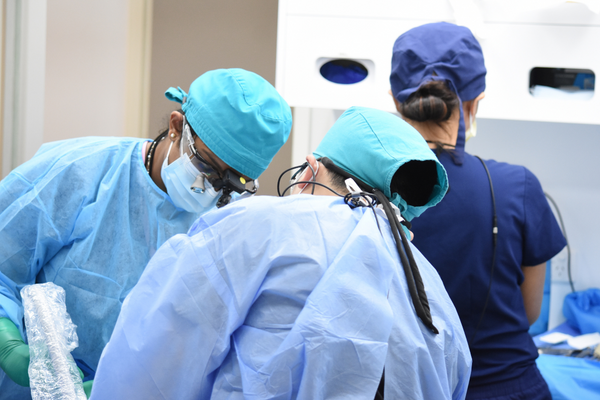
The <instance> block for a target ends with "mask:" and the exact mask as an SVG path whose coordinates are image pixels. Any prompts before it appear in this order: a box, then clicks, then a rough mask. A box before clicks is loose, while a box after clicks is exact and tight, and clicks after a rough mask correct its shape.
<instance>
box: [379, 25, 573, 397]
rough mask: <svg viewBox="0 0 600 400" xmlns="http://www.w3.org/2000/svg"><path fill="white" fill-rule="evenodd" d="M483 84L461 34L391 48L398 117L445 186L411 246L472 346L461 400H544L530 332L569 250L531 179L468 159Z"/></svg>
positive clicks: (472, 44) (420, 32) (470, 39)
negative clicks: (550, 270)
mask: <svg viewBox="0 0 600 400" xmlns="http://www.w3.org/2000/svg"><path fill="white" fill-rule="evenodd" d="M485 75H486V68H485V64H484V59H483V52H482V50H481V47H480V45H479V43H478V42H477V40H476V39H475V37H474V36H473V34H472V33H471V32H470V31H469V29H467V28H465V27H460V26H457V25H453V24H448V23H445V22H442V23H433V24H426V25H422V26H419V27H417V28H414V29H411V30H409V31H407V32H405V33H404V34H402V35H401V36H400V37H399V38H398V39H397V40H396V42H395V44H394V49H393V58H392V74H391V76H390V83H391V88H392V94H393V96H394V100H395V102H396V107H397V109H398V111H399V112H400V114H401V115H402V117H403V118H404V119H405V120H406V121H407V122H409V123H410V124H411V125H412V126H414V127H415V128H416V129H417V130H418V131H419V132H420V133H421V134H422V135H423V137H424V138H425V139H426V140H427V141H429V142H430V146H431V147H432V148H433V150H434V151H435V152H436V153H437V155H438V158H439V160H440V162H441V163H442V164H443V165H444V167H445V168H446V171H447V172H448V179H449V182H450V191H449V192H448V194H447V195H446V197H444V199H443V200H442V201H441V202H440V204H438V205H437V206H436V207H434V208H432V209H431V210H428V211H427V212H425V213H424V214H423V215H421V216H420V217H419V218H415V220H413V232H414V234H415V239H414V242H413V243H414V244H415V246H417V248H418V249H419V250H420V251H421V252H422V253H423V254H424V255H425V257H427V259H428V260H429V261H430V262H431V263H432V265H433V266H434V267H435V268H436V269H437V270H438V272H439V273H440V276H441V278H442V280H443V281H444V286H445V287H446V289H447V290H448V294H449V295H450V298H452V301H453V302H454V305H455V306H456V309H457V311H458V314H459V315H460V318H461V321H462V324H463V327H464V329H465V333H466V334H467V338H468V339H469V345H470V349H471V355H472V357H473V372H472V375H471V381H470V384H469V392H468V394H467V399H494V400H518V399H526V400H535V399H539V400H541V399H545V400H549V399H550V398H551V395H550V392H549V390H548V386H547V385H546V382H545V381H544V379H543V377H542V376H541V375H540V372H539V371H538V369H537V367H536V364H535V360H536V358H537V357H538V352H537V349H536V347H535V344H534V343H533V340H532V338H531V336H530V335H529V333H528V330H529V326H530V325H531V324H532V323H533V322H534V321H535V320H536V319H537V317H538V316H539V313H540V307H541V303H542V296H543V287H544V276H545V270H546V261H548V260H549V259H551V258H552V257H553V256H555V255H556V254H557V253H558V252H560V251H561V249H562V248H563V247H564V246H565V244H566V242H565V239H564V237H563V235H562V233H561V231H560V228H559V227H558V224H557V223H556V219H555V218H554V215H553V214H552V211H551V209H550V206H549V204H548V202H547V201H546V198H545V196H544V192H543V190H542V187H541V185H540V182H539V181H538V180H537V178H536V177H535V175H534V174H533V173H531V171H529V170H528V169H527V168H525V167H522V166H518V165H511V164H507V163H503V162H498V161H495V160H485V164H483V162H482V161H481V160H479V159H477V158H476V157H475V156H473V155H471V154H469V153H467V152H466V151H465V141H466V140H468V139H469V138H470V137H472V136H474V135H475V130H476V120H475V116H476V112H477V106H478V104H479V102H480V101H481V100H482V99H483V97H484V91H485ZM486 167H487V170H489V177H488V172H487V171H486ZM490 181H491V182H490ZM490 184H491V185H492V187H493V194H492V189H491V186H490ZM494 221H497V225H496V228H494V226H493V223H494Z"/></svg>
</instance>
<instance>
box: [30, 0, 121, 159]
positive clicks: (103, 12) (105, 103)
mask: <svg viewBox="0 0 600 400" xmlns="http://www.w3.org/2000/svg"><path fill="white" fill-rule="evenodd" d="M127 22H128V1H122V0H104V1H98V2H96V1H78V0H53V1H51V2H49V3H48V36H47V69H46V93H45V98H46V110H45V124H44V142H50V141H54V140H62V139H68V138H73V137H80V136H127V134H126V132H124V126H125V88H126V82H125V77H126V65H127V43H128V40H127V39H128V37H127V33H128V26H127ZM35 150H37V148H36V149H35Z"/></svg>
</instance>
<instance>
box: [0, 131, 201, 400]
mask: <svg viewBox="0 0 600 400" xmlns="http://www.w3.org/2000/svg"><path fill="white" fill-rule="evenodd" d="M142 143H143V140H142V139H133V138H81V139H71V140H65V141H61V142H54V143H48V144H45V145H43V146H42V147H41V148H40V150H39V151H38V153H37V154H36V155H35V157H34V158H33V159H31V160H30V161H28V162H26V163H24V164H23V165H21V166H20V167H18V168H16V169H15V170H14V171H13V172H11V173H10V174H9V175H8V176H7V177H6V178H5V179H3V180H2V181H1V182H0V317H7V318H10V319H11V320H12V321H13V322H14V323H15V324H16V325H17V327H18V328H19V329H20V330H21V332H22V334H24V333H25V332H24V327H23V307H22V303H21V296H20V294H19V292H20V290H21V289H22V288H23V286H25V285H30V284H33V283H36V282H37V283H41V282H54V283H55V284H57V285H59V286H62V287H63V288H64V289H65V291H66V303H67V310H68V312H69V314H70V315H71V318H72V320H73V322H74V323H75V324H76V325H77V334H78V336H79V347H78V348H76V349H75V350H74V351H73V356H74V357H75V358H76V359H78V360H80V361H83V362H84V363H85V364H87V365H88V366H89V367H91V369H95V368H96V366H97V363H98V360H99V358H100V354H101V352H102V349H103V348H104V346H105V344H106V342H107V341H108V339H109V338H110V335H111V332H112V330H113V327H114V325H115V323H116V321H117V316H118V314H119V311H120V309H121V304H122V302H123V300H124V299H125V296H126V295H127V294H128V293H129V291H130V290H131V288H132V287H133V286H134V285H135V284H136V282H137V281H138V279H139V277H140V275H141V274H142V271H143V270H144V268H145V267H146V265H147V263H148V260H150V258H151V257H152V255H153V254H154V253H155V252H156V250H157V249H158V248H159V247H160V246H161V245H162V244H163V243H164V242H165V241H166V240H167V239H168V238H170V237H171V236H173V235H175V234H178V233H182V232H187V230H188V229H189V227H190V226H191V225H192V223H193V221H194V220H195V219H196V218H197V215H195V214H190V213H187V212H184V211H181V210H179V209H177V208H175V206H174V205H173V204H172V203H171V200H170V199H169V197H168V196H167V195H166V194H165V193H164V192H163V191H162V190H160V189H159V188H158V187H157V186H156V185H155V184H154V182H153V181H152V179H151V178H150V176H149V175H148V173H147V172H146V169H145V167H144V165H143V162H142ZM24 337H25V336H24ZM9 381H10V379H9V378H7V377H6V376H5V375H4V373H3V372H2V371H0V399H4V398H20V397H18V396H17V395H15V394H9V393H12V392H11V390H12V389H8V387H7V386H5V385H10V386H12V385H14V383H12V381H10V382H9ZM11 384H12V385H11Z"/></svg>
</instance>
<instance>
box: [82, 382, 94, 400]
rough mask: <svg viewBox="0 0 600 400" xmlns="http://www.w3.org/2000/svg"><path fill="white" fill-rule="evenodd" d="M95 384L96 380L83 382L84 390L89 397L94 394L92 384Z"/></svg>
mask: <svg viewBox="0 0 600 400" xmlns="http://www.w3.org/2000/svg"><path fill="white" fill-rule="evenodd" d="M93 384H94V380H93V379H92V380H91V381H87V382H83V391H84V392H85V395H86V397H87V398H88V399H89V398H90V395H91V394H92V385H93Z"/></svg>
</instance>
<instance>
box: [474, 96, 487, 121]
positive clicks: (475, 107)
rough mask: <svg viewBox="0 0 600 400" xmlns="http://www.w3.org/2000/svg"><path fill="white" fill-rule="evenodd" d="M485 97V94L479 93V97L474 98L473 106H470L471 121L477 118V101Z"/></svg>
mask: <svg viewBox="0 0 600 400" xmlns="http://www.w3.org/2000/svg"><path fill="white" fill-rule="evenodd" d="M484 97H485V92H481V93H480V94H479V96H477V97H475V99H474V100H473V105H472V106H471V115H473V119H475V117H476V116H477V110H478V109H479V101H480V100H483V98H484Z"/></svg>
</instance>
